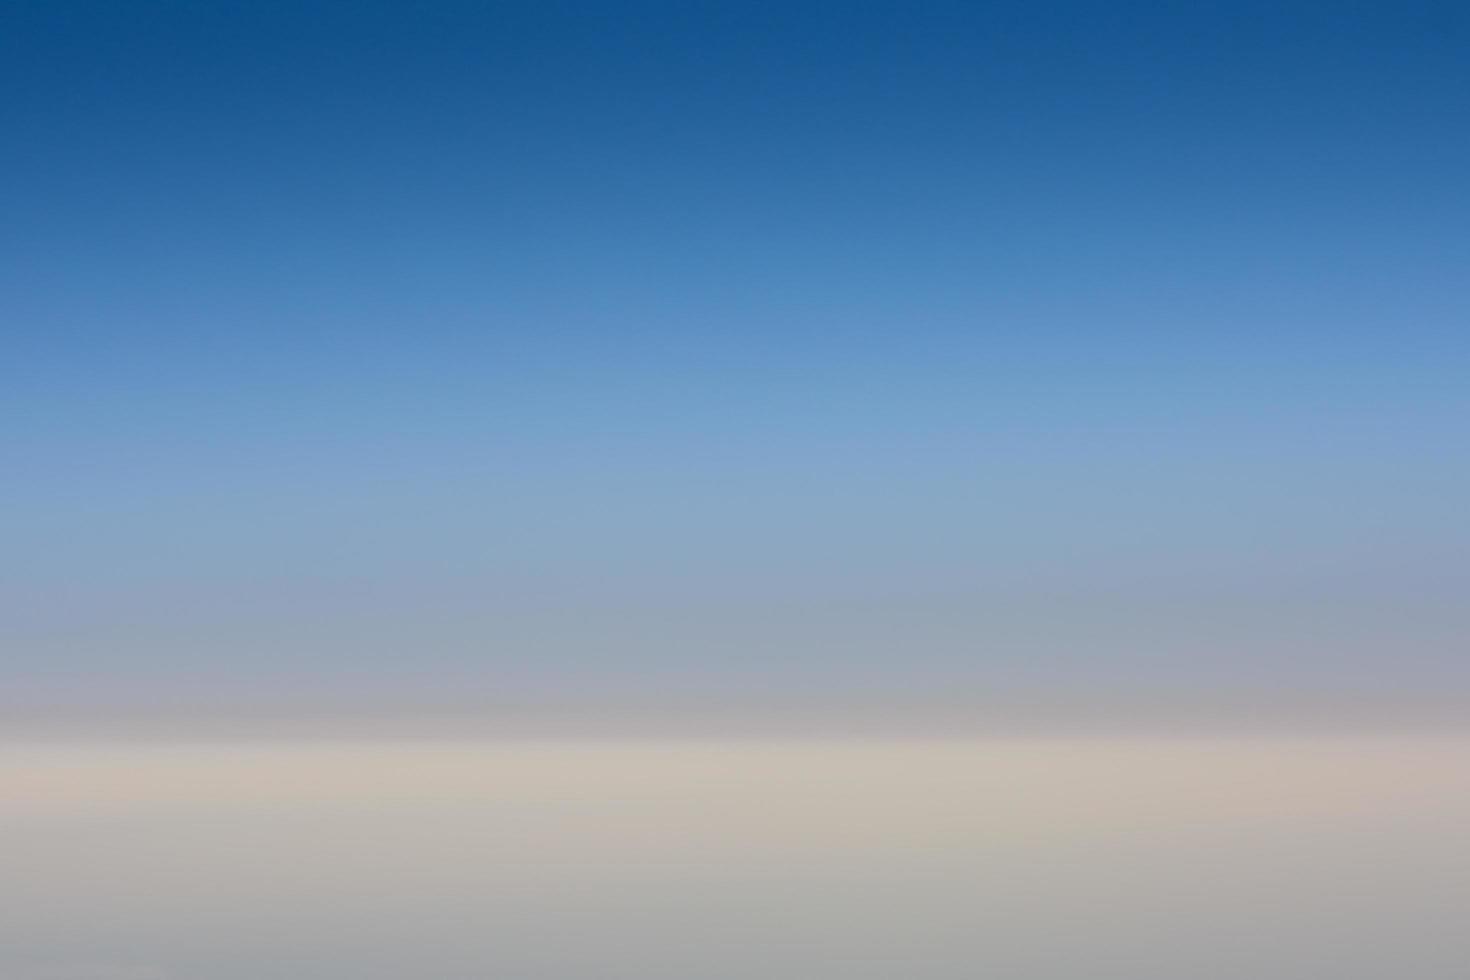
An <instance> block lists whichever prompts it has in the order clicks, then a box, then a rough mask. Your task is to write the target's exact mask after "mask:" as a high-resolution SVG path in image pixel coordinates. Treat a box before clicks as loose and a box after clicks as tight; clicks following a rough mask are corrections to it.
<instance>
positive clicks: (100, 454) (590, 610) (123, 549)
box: [0, 0, 1470, 707]
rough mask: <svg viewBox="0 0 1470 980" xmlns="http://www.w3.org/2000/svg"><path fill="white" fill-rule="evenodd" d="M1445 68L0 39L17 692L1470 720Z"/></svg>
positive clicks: (45, 8)
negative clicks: (1030, 704)
mask: <svg viewBox="0 0 1470 980" xmlns="http://www.w3.org/2000/svg"><path fill="white" fill-rule="evenodd" d="M1467 52H1470V10H1467V8H1466V6H1465V5H1464V4H1458V3H1445V4H1433V3H1412V2H1410V3H1386V2H1380V3H1345V2H1331V3H1294V2H1289V0H1287V2H1272V3H1250V2H1239V3H1228V4H1193V3H1177V4H1165V3H1100V2H1099V3H1090V2H1057V3H1050V4H1048V3H1036V2H1024V3H1023V2H1016V3H984V2H974V3H944V2H930V3H923V2H921V3H912V2H908V3H898V2H893V3H888V2H874V3H852V2H849V3H835V2H834V3H819V2H809V0H785V2H779V3H777V2H770V3H766V2H741V3H716V2H703V3H701V2H679V3H675V2H668V3H660V2H603V3H594V2H585V3H562V2H546V0H537V2H525V3H495V2H487V3H469V2H465V3H454V2H437V3H429V4H411V3H407V2H399V3H384V2H373V0H367V2H360V3H351V4H348V3H332V4H328V3H319V2H311V0H307V2H292V3H285V2H278V0H252V2H238V3H227V2H210V3H202V4H201V3H187V2H182V0H178V2H140V3H129V4H123V3H97V2H85V0H75V2H47V3H41V2H20V0H14V2H8V3H5V4H4V5H3V7H0V132H3V133H4V139H3V141H0V324H3V335H0V342H3V347H0V449H3V461H4V474H5V478H4V479H3V480H0V588H3V591H0V630H3V634H0V657H3V667H0V670H3V674H0V680H3V684H0V692H3V694H0V697H3V699H4V700H5V703H6V704H7V705H9V706H11V707H13V706H15V705H17V704H18V703H20V702H22V701H29V702H31V703H45V704H58V705H59V704H88V705H110V706H116V705H129V704H154V703H158V702H161V701H166V700H169V699H178V698H184V699H192V700H193V701H194V702H196V703H205V702H212V701H228V700H231V699H233V700H237V701H240V702H242V703H248V702H259V703H266V702H276V701H281V700H290V699H304V700H306V701H312V700H313V699H315V700H316V701H320V702H323V703H325V702H328V701H332V702H336V703H362V704H375V705H382V704H386V703H394V702H404V703H407V702H423V703H433V702H435V701H436V700H438V701H443V700H446V699H452V698H470V699H476V698H484V699H491V700H493V699H497V698H499V699H508V700H517V699H520V700H529V701H537V700H538V699H539V700H558V699H561V700H565V699H576V698H586V697H593V698H600V697H606V696H616V697H625V696H632V697H641V698H650V699H652V700H654V701H657V700H659V699H661V698H679V697H684V696H717V697H725V696H730V697H734V698H737V699H738V698H742V697H745V698H754V699H769V698H772V697H778V696H779V697H795V698H802V697H808V696H820V697H832V698H837V699H838V700H841V699H843V698H849V697H851V698H858V697H863V698H866V697H878V698H884V697H908V696H914V697H919V698H923V697H928V696H937V695H943V696H946V697H958V698H962V699H963V698H970V697H974V698H980V699H986V698H988V699H999V700H1001V701H1005V700H1007V699H1011V700H1014V699H1017V698H1022V697H1032V698H1042V699H1045V698H1049V697H1058V698H1060V697H1066V698H1083V699H1085V698H1087V697H1091V696H1094V695H1095V696H1097V697H1106V698H1113V697H1121V698H1124V699H1129V698H1133V699H1148V698H1160V697H1163V698H1167V697H1195V696H1200V695H1201V694H1203V695H1206V696H1215V695H1219V696H1221V697H1228V696H1233V694H1232V693H1231V692H1246V695H1247V696H1251V697H1255V696H1266V695H1269V696H1273V697H1274V696H1278V695H1282V694H1283V693H1284V694H1286V695H1290V696H1295V695H1298V694H1303V695H1311V696H1321V697H1326V698H1328V699H1329V700H1330V699H1332V698H1345V699H1355V700H1358V701H1361V700H1362V699H1363V698H1376V697H1386V698H1400V697H1404V698H1410V699H1412V698H1416V697H1420V696H1426V697H1427V696H1429V695H1431V694H1435V695H1437V696H1446V695H1448V696H1450V697H1452V698H1460V699H1461V700H1463V699H1465V698H1470V663H1467V658H1466V657H1465V651H1466V639H1467V637H1470V610H1467V608H1466V603H1465V602H1464V596H1465V593H1466V588H1467V586H1470V566H1467V554H1470V521H1467V520H1466V516H1465V501H1466V500H1467V499H1470V456H1467V453H1466V449H1465V447H1466V444H1467V440H1470V384H1467V379H1470V343H1467V341H1466V326H1467V323H1470V318H1467V314H1470V301H1467V291H1466V288H1465V280H1466V270H1467V260H1470V247H1467V237H1466V228H1467V227H1470V181H1467V180H1466V176H1465V175H1466V174H1467V173H1470V56H1467Z"/></svg>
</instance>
